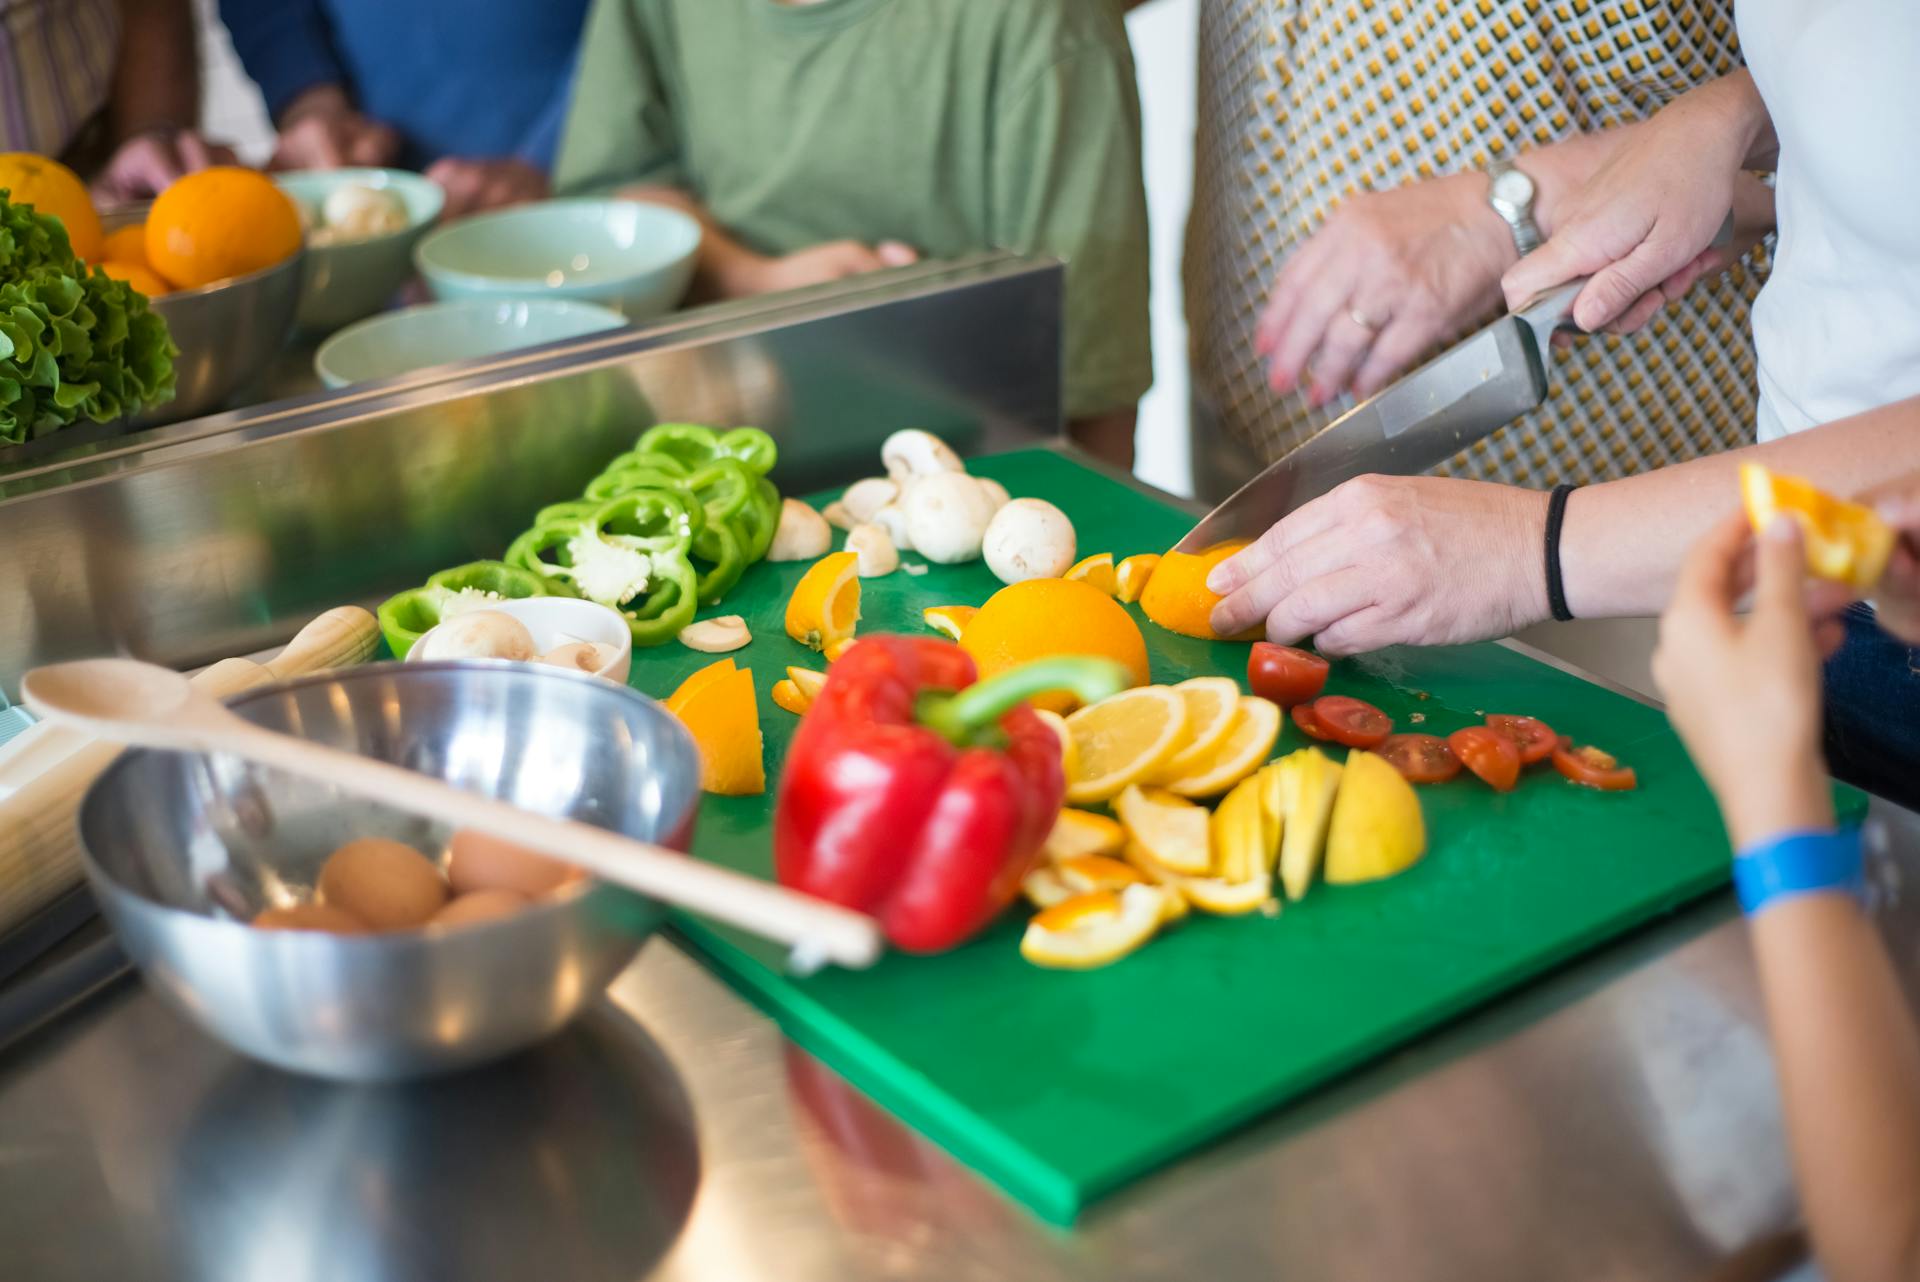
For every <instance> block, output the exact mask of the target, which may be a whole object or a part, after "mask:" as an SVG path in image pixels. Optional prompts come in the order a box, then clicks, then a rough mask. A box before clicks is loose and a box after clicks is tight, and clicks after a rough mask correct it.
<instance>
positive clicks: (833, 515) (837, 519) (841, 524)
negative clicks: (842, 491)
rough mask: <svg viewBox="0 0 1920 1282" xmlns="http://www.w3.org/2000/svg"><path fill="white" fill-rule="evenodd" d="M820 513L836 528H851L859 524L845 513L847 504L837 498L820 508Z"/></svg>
mask: <svg viewBox="0 0 1920 1282" xmlns="http://www.w3.org/2000/svg"><path fill="white" fill-rule="evenodd" d="M820 515H821V516H822V517H823V518H824V519H825V520H826V522H827V524H828V525H831V526H832V527H833V528H834V529H836V530H851V529H852V528H853V527H854V526H856V525H858V524H860V522H858V521H856V520H854V519H853V517H851V516H849V515H848V514H847V505H846V504H845V503H842V502H840V501H839V500H838V499H835V500H834V501H833V502H831V503H829V504H827V505H826V506H825V507H823V508H821V509H820Z"/></svg>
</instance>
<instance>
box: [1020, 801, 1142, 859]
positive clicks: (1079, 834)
mask: <svg viewBox="0 0 1920 1282" xmlns="http://www.w3.org/2000/svg"><path fill="white" fill-rule="evenodd" d="M1126 842H1127V830H1126V829H1125V828H1122V827H1121V826H1120V823H1119V821H1118V820H1115V819H1109V818H1107V817H1106V816H1105V815H1096V814H1094V813H1093V812H1092V811H1091V810H1073V809H1071V808H1069V809H1066V810H1062V811H1061V812H1060V817H1059V818H1058V819H1056V820H1054V821H1053V831H1051V832H1049V833H1048V834H1047V840H1046V844H1045V845H1043V846H1042V847H1041V848H1040V849H1041V853H1042V854H1044V855H1045V856H1046V857H1047V858H1048V859H1049V860H1052V861H1053V862H1055V863H1058V862H1060V861H1061V860H1063V859H1072V858H1074V857H1075V856H1076V855H1117V854H1119V853H1120V848H1121V847H1122V846H1124V845H1126Z"/></svg>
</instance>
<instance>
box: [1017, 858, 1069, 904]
mask: <svg viewBox="0 0 1920 1282" xmlns="http://www.w3.org/2000/svg"><path fill="white" fill-rule="evenodd" d="M1020 893H1021V894H1023V895H1025V896H1026V897H1027V902H1029V903H1031V904H1032V905H1033V906H1034V907H1035V908H1051V907H1053V906H1054V905H1055V904H1064V903H1065V902H1067V900H1069V899H1072V898H1073V894H1074V892H1073V891H1071V890H1068V889H1067V883H1066V882H1065V881H1063V880H1061V878H1060V874H1059V873H1057V872H1055V871H1054V870H1053V867H1052V866H1051V865H1047V866H1044V867H1040V868H1035V869H1034V870H1033V871H1032V872H1030V873H1028V874H1027V875H1026V876H1025V877H1023V878H1021V879H1020Z"/></svg>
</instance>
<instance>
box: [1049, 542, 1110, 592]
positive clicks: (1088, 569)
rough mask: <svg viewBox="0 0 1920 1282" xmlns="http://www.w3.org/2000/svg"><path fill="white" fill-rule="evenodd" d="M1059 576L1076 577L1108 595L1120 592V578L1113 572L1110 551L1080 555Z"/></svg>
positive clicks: (1064, 577) (1065, 577)
mask: <svg viewBox="0 0 1920 1282" xmlns="http://www.w3.org/2000/svg"><path fill="white" fill-rule="evenodd" d="M1060 577H1061V578H1063V579H1078V580H1079V581H1080V582H1082V583H1085V584H1088V585H1090V586H1092V587H1096V588H1099V589H1100V590H1101V591H1102V592H1104V593H1106V594H1107V595H1108V596H1118V595H1119V593H1120V578H1119V576H1118V575H1117V574H1115V573H1114V569H1113V553H1111V552H1096V553H1094V554H1093V555H1092V556H1089V557H1082V558H1081V559H1080V561H1079V562H1078V563H1077V564H1075V565H1074V567H1073V568H1072V569H1071V570H1068V571H1067V572H1066V573H1065V574H1063V575H1061V576H1060Z"/></svg>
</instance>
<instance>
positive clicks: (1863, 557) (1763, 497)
mask: <svg viewBox="0 0 1920 1282" xmlns="http://www.w3.org/2000/svg"><path fill="white" fill-rule="evenodd" d="M1740 497H1741V499H1742V501H1743V502H1744V503H1745V504H1746V509H1747V520H1749V521H1751V522H1752V523H1753V532H1754V533H1755V534H1759V533H1760V532H1761V531H1763V530H1765V529H1766V528H1767V526H1768V525H1770V524H1772V523H1773V518H1774V517H1776V516H1779V515H1782V514H1784V515H1787V516H1790V517H1792V518H1793V519H1794V520H1795V521H1796V522H1798V523H1799V526H1800V535H1801V541H1802V542H1803V543H1804V544H1805V545H1806V551H1807V570H1808V571H1809V572H1810V573H1813V574H1817V575H1819V576H1820V577H1821V578H1823V579H1833V580H1835V581H1837V582H1840V583H1845V584H1848V585H1850V586H1852V587H1855V588H1858V589H1860V590H1861V591H1862V592H1865V591H1867V590H1869V589H1871V588H1872V587H1873V586H1874V584H1876V583H1878V582H1880V576H1881V575H1883V574H1885V573H1886V570H1887V558H1888V557H1890V556H1891V555H1893V544H1894V539H1895V537H1896V536H1895V534H1894V532H1893V528H1892V527H1891V526H1889V525H1888V524H1887V523H1886V522H1885V521H1882V520H1881V519H1880V515H1879V513H1877V512H1875V511H1874V510H1873V509H1872V508H1870V507H1865V506H1863V505H1861V504H1859V503H1849V502H1847V501H1846V500H1845V499H1839V498H1835V497H1834V496H1833V495H1831V494H1828V493H1826V492H1824V491H1822V490H1820V489H1818V488H1816V487H1815V486H1813V485H1812V484H1810V483H1808V482H1806V481H1803V480H1801V479H1800V478H1799V477H1797V476H1782V475H1780V474H1779V473H1778V472H1770V471H1768V470H1767V469H1766V468H1764V467H1762V466H1761V465H1760V464H1758V463H1742V464H1741V465H1740Z"/></svg>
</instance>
